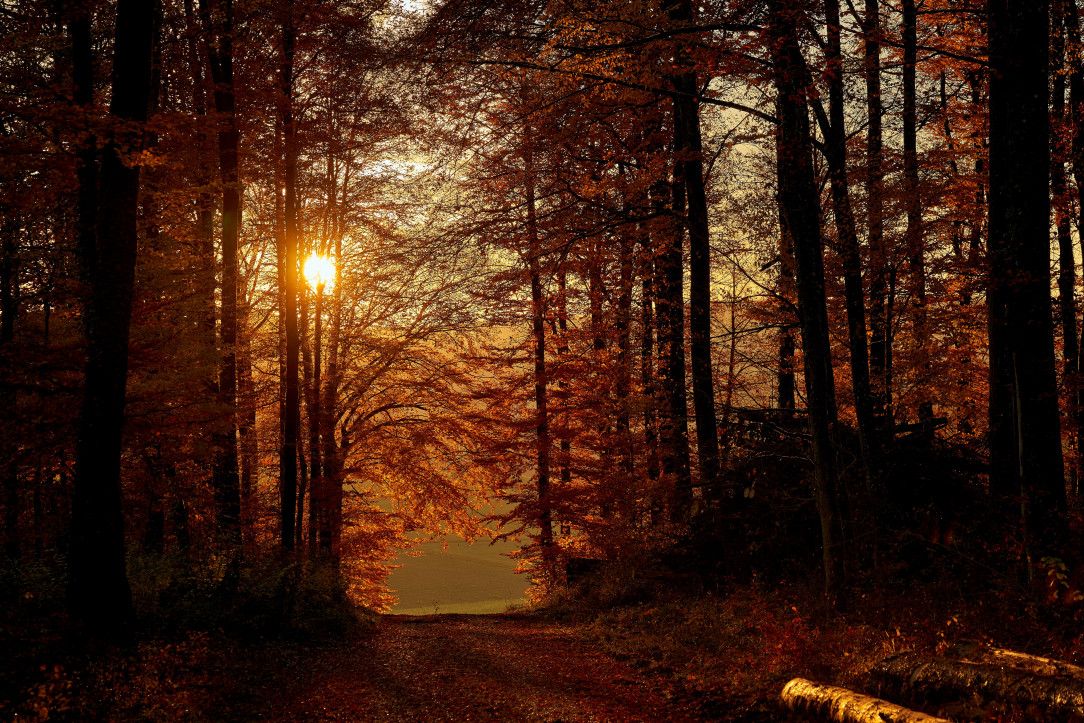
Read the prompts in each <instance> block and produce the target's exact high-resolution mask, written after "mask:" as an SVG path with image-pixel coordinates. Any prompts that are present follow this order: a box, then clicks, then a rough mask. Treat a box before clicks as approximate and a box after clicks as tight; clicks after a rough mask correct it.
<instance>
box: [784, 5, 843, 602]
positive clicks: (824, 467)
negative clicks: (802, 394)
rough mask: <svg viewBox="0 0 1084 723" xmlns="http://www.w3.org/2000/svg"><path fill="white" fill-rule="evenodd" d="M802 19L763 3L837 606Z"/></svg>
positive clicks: (828, 573)
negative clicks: (800, 32)
mask: <svg viewBox="0 0 1084 723" xmlns="http://www.w3.org/2000/svg"><path fill="white" fill-rule="evenodd" d="M801 21H803V18H802V17H801V16H800V11H798V10H795V9H792V8H791V7H788V6H787V5H786V4H785V3H783V0H771V2H770V3H769V23H770V26H769V40H770V44H771V53H772V65H773V71H774V80H775V85H776V90H777V92H778V94H779V103H778V105H779V131H778V143H777V153H778V154H779V156H780V162H779V168H782V169H787V172H786V173H783V174H782V175H781V177H780V178H779V198H780V204H781V205H782V207H783V214H784V217H785V218H784V220H785V223H786V228H787V230H788V232H789V234H790V236H791V238H792V239H793V240H794V255H795V262H796V264H795V266H796V272H797V292H798V315H799V319H800V322H801V328H802V350H803V358H804V365H805V384H806V405H807V409H808V416H809V431H810V436H811V437H812V439H813V463H814V470H815V482H814V485H815V492H816V498H817V509H818V512H819V515H820V522H821V546H822V555H823V562H824V587H825V596H826V599H827V600H828V602H829V604H830V605H833V604H834V603H835V599H836V595H837V592H838V590H839V588H840V586H841V585H842V584H843V582H844V580H843V573H844V565H843V561H844V559H845V558H844V545H845V536H844V534H843V532H844V519H845V518H844V515H843V512H842V510H843V505H842V501H841V499H840V494H839V482H838V479H837V475H836V461H835V447H834V434H835V426H836V398H835V383H834V380H833V377H832V351H831V346H830V344H829V339H828V310H827V305H826V301H825V292H824V250H823V245H822V240H821V234H820V199H819V196H818V193H817V185H816V179H815V177H814V174H813V149H812V143H811V139H810V129H809V114H808V106H807V99H806V96H805V83H804V75H805V74H804V73H803V67H804V63H805V61H804V59H803V58H802V55H801V49H800V46H799V44H798V33H797V24H798V23H799V22H801Z"/></svg>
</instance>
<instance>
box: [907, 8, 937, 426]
mask: <svg viewBox="0 0 1084 723" xmlns="http://www.w3.org/2000/svg"><path fill="white" fill-rule="evenodd" d="M902 10H903V179H904V194H905V203H906V206H907V230H906V232H905V235H906V239H907V241H906V244H905V245H906V247H907V254H908V265H909V267H910V272H911V275H910V292H911V306H912V307H913V313H914V325H913V329H914V340H913V343H914V354H913V360H912V361H913V365H914V369H915V388H916V389H917V391H918V394H917V408H918V418H919V421H920V422H921V421H927V420H930V419H932V418H933V403H932V402H931V401H930V398H929V384H930V331H929V321H928V318H927V316H928V315H927V311H926V242H925V238H924V231H923V229H922V199H921V196H920V195H919V194H920V190H919V183H918V181H919V179H918V104H917V102H916V91H915V72H916V65H917V59H918V50H917V46H918V28H917V25H918V12H917V10H916V8H915V1H914V0H902ZM929 429H930V434H931V435H932V434H933V427H932V426H931V427H929Z"/></svg>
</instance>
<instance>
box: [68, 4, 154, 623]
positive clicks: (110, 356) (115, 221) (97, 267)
mask: <svg viewBox="0 0 1084 723" xmlns="http://www.w3.org/2000/svg"><path fill="white" fill-rule="evenodd" d="M158 12H159V8H158V4H157V3H156V2H139V1H138V0H119V3H118V4H117V11H116V39H115V41H114V50H113V81H112V84H113V92H112V100H111V102H110V114H111V115H112V116H113V117H114V118H115V119H116V120H117V121H118V122H119V123H132V124H135V125H136V127H137V128H138V130H136V131H135V132H133V133H132V134H131V135H129V140H130V141H132V142H134V143H135V145H136V146H137V147H138V145H139V144H141V141H142V138H141V136H142V129H141V125H142V123H143V122H145V121H146V119H147V112H148V109H149V107H150V98H151V83H152V73H151V65H152V55H153V48H154V44H155V43H154V35H155V31H156V26H157V22H156V21H157V15H158ZM73 35H75V33H73ZM86 40H87V41H89V32H88V33H87V36H86ZM84 50H86V52H89V49H84ZM139 172H140V169H139V166H130V165H127V164H125V163H124V161H123V160H122V158H121V151H120V149H119V148H118V147H117V145H116V144H115V142H111V143H109V144H108V145H107V146H106V147H105V148H104V149H103V153H102V162H101V178H100V180H99V190H100V195H99V197H98V212H97V220H96V226H97V229H96V230H97V233H96V235H95V238H96V243H95V253H94V258H93V259H92V263H93V265H92V267H91V269H90V273H89V274H88V277H89V279H90V280H91V290H90V298H89V303H88V305H87V308H86V312H85V313H86V328H87V366H86V382H85V391H84V398H83V407H82V413H81V415H80V419H79V435H78V440H77V446H76V476H75V484H74V486H73V489H72V520H71V553H70V557H69V580H68V582H69V589H68V592H69V603H70V612H71V615H72V617H73V618H75V619H77V620H80V621H82V622H83V623H84V624H85V625H86V626H87V627H88V628H89V629H90V630H91V631H94V632H97V633H103V634H106V635H124V634H126V630H127V625H128V622H129V621H130V620H131V617H132V600H131V592H130V589H129V587H128V577H127V573H126V571H125V562H124V520H123V517H122V513H121V487H120V466H121V449H122V438H121V435H122V430H123V426H124V403H125V386H126V383H127V376H128V333H129V328H130V324H131V314H132V291H133V285H134V283H135V264H136V238H137V218H138V209H139Z"/></svg>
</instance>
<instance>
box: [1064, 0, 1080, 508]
mask: <svg viewBox="0 0 1084 723" xmlns="http://www.w3.org/2000/svg"><path fill="white" fill-rule="evenodd" d="M1063 2H1064V5H1063V10H1064V13H1065V14H1064V20H1065V34H1066V37H1065V39H1066V41H1067V46H1068V47H1070V48H1079V47H1080V16H1079V14H1078V12H1077V6H1076V3H1075V2H1072V1H1071V0H1063ZM1069 106H1070V115H1069V117H1070V119H1071V122H1072V145H1071V149H1070V157H1071V158H1072V169H1073V179H1074V180H1075V181H1076V187H1077V192H1078V195H1079V194H1080V189H1082V188H1084V61H1082V60H1081V59H1080V57H1079V56H1078V54H1076V53H1074V54H1073V59H1072V65H1071V67H1070V69H1069ZM1081 198H1084V196H1080V197H1078V198H1077V207H1078V209H1079V212H1080V217H1079V218H1078V221H1077V228H1078V230H1079V229H1081V228H1084V204H1082V202H1081ZM1066 258H1068V256H1066ZM1073 284H1074V287H1075V285H1076V282H1075V281H1074V282H1073ZM1073 326H1074V328H1078V327H1077V322H1076V307H1075V304H1074V308H1073ZM1077 339H1078V341H1077V345H1078V349H1077V369H1076V372H1075V374H1074V377H1073V380H1072V386H1071V387H1070V393H1071V394H1072V395H1073V397H1074V402H1073V407H1074V409H1075V410H1076V416H1075V417H1074V418H1073V420H1072V430H1073V434H1074V436H1075V437H1076V450H1077V456H1076V459H1075V460H1074V461H1073V462H1074V466H1075V467H1076V469H1077V489H1076V493H1077V496H1078V498H1079V497H1080V493H1081V480H1082V479H1084V380H1082V379H1081V371H1082V370H1081V368H1080V366H1081V364H1080V349H1079V334H1078V336H1077Z"/></svg>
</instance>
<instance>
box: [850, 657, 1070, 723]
mask: <svg viewBox="0 0 1084 723" xmlns="http://www.w3.org/2000/svg"><path fill="white" fill-rule="evenodd" d="M871 675H872V677H873V678H874V679H875V680H876V681H877V682H878V683H879V684H880V692H881V694H882V695H888V696H890V697H892V698H899V699H901V700H906V701H909V702H915V701H922V702H929V703H935V704H938V703H945V702H951V701H959V700H964V699H971V700H976V702H979V703H980V704H998V705H1005V704H1008V705H1010V706H1014V707H1017V708H1022V709H1025V710H1029V709H1031V710H1034V709H1037V710H1039V711H1041V712H1042V713H1044V714H1045V716H1048V717H1056V718H1057V719H1060V720H1065V719H1074V720H1078V719H1082V718H1084V681H1081V680H1077V679H1075V678H1072V677H1065V676H1055V675H1046V674H1039V673H1036V672H1033V671H1028V670H1022V669H1019V668H1013V667H1010V666H1008V665H1006V664H1004V663H996V664H995V663H979V662H968V661H963V660H952V659H950V658H930V657H926V656H922V655H918V654H915V653H900V654H898V655H894V656H892V657H890V658H886V659H885V660H883V661H882V662H880V663H879V664H877V665H876V666H874V668H873V670H872V671H871Z"/></svg>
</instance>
